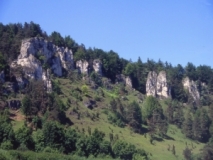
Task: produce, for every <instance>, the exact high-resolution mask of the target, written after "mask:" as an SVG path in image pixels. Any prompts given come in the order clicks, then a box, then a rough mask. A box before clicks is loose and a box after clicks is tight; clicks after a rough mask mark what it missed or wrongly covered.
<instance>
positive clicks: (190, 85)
mask: <svg viewBox="0 0 213 160" xmlns="http://www.w3.org/2000/svg"><path fill="white" fill-rule="evenodd" d="M182 83H183V86H184V88H185V89H187V91H188V92H189V94H190V95H191V96H192V98H193V99H194V101H198V100H199V99H200V93H199V92H198V89H197V85H196V83H195V82H194V81H193V80H191V81H190V79H189V77H186V78H184V79H183V81H182Z"/></svg>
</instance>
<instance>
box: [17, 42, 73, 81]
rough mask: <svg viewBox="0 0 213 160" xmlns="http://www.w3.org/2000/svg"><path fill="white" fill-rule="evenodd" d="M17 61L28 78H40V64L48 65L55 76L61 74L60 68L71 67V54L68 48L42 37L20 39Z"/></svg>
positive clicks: (67, 68)
mask: <svg viewBox="0 0 213 160" xmlns="http://www.w3.org/2000/svg"><path fill="white" fill-rule="evenodd" d="M13 63H17V64H18V65H21V66H22V67H23V70H24V72H25V74H27V75H28V76H29V77H30V78H35V79H41V77H42V72H43V71H42V66H44V65H48V66H49V67H50V68H51V69H52V70H53V73H54V74H55V75H56V76H62V68H64V69H66V70H69V69H72V68H73V54H72V51H71V50H69V49H68V48H64V47H58V46H56V45H54V44H52V42H48V41H46V40H44V39H43V38H30V39H26V40H23V41H22V44H21V50H20V55H19V56H18V59H17V61H14V62H13Z"/></svg>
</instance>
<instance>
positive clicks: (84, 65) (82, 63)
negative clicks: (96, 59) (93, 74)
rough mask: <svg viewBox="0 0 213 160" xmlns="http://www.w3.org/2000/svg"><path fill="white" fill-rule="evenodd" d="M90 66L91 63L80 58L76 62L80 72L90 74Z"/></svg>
mask: <svg viewBox="0 0 213 160" xmlns="http://www.w3.org/2000/svg"><path fill="white" fill-rule="evenodd" d="M88 66H89V63H88V62H87V61H85V60H79V61H77V62H76V68H77V69H78V71H79V73H82V74H86V75H87V74H88Z"/></svg>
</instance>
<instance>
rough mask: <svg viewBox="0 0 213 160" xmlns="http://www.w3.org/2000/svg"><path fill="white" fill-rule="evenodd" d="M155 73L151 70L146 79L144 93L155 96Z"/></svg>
mask: <svg viewBox="0 0 213 160" xmlns="http://www.w3.org/2000/svg"><path fill="white" fill-rule="evenodd" d="M156 85H157V73H156V72H155V71H151V72H149V74H148V77H147V81H146V95H147V96H153V97H156Z"/></svg>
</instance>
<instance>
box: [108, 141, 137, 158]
mask: <svg viewBox="0 0 213 160" xmlns="http://www.w3.org/2000/svg"><path fill="white" fill-rule="evenodd" d="M112 150H113V152H114V154H115V156H116V157H118V158H120V159H132V157H133V154H134V153H135V152H136V148H135V146H134V145H131V144H128V143H126V142H124V141H121V140H118V141H116V142H115V144H114V145H113V147H112Z"/></svg>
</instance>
